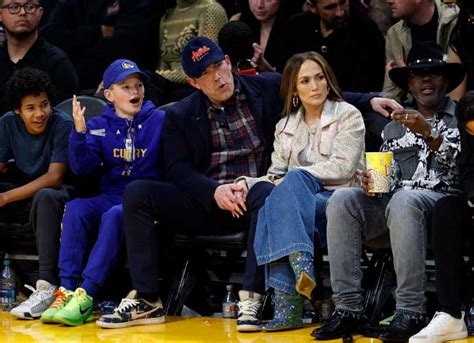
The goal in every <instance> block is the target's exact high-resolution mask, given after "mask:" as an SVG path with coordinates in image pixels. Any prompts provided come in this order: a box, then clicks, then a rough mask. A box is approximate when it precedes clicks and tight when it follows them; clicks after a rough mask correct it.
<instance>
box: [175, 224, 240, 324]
mask: <svg viewBox="0 0 474 343" xmlns="http://www.w3.org/2000/svg"><path fill="white" fill-rule="evenodd" d="M174 246H175V249H176V251H177V252H178V255H181V256H185V259H184V262H182V261H178V263H179V264H182V268H181V269H180V271H179V272H178V273H177V276H176V278H175V279H174V282H173V283H172V284H171V285H170V291H169V293H168V299H167V303H166V313H167V315H178V314H179V313H180V312H181V308H182V306H183V304H184V303H185V301H186V299H187V297H188V295H189V293H190V292H191V290H192V289H193V287H194V286H195V284H196V282H197V281H198V276H199V274H198V273H197V271H198V270H199V268H200V267H203V266H204V267H205V268H206V269H213V268H217V269H221V268H222V267H223V266H224V268H225V270H226V271H227V272H228V273H229V274H228V275H230V272H231V271H232V270H234V269H235V266H236V265H237V264H239V263H241V264H243V263H244V262H245V259H244V258H243V252H244V251H245V249H246V246H247V234H246V232H235V233H231V234H226V235H197V236H187V235H183V234H178V235H176V236H175V237H174ZM181 252H182V253H181Z"/></svg>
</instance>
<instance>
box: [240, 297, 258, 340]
mask: <svg viewBox="0 0 474 343" xmlns="http://www.w3.org/2000/svg"><path fill="white" fill-rule="evenodd" d="M261 297H262V296H261V295H260V294H258V293H254V292H249V291H244V290H242V291H239V298H240V301H239V302H238V303H237V306H238V307H239V312H238V316H237V331H240V332H251V331H260V325H261V322H260V319H259V311H260V307H261V303H260V299H261Z"/></svg>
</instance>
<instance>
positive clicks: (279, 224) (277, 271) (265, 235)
mask: <svg viewBox="0 0 474 343" xmlns="http://www.w3.org/2000/svg"><path fill="white" fill-rule="evenodd" d="M331 194H332V191H327V190H324V188H323V186H322V184H321V183H320V182H319V181H318V180H317V179H316V178H315V177H314V176H313V175H311V174H310V173H308V172H306V171H304V170H302V169H292V170H291V171H289V172H288V173H287V174H286V175H285V179H284V180H283V182H282V183H281V184H280V185H278V186H277V187H275V188H274V189H273V190H272V192H271V193H270V195H269V196H268V197H267V199H266V201H265V205H264V206H263V207H262V208H261V209H260V211H259V213H258V221H257V229H256V235H255V240H254V248H255V253H256V256H257V263H258V264H259V265H266V269H265V271H266V286H267V287H273V288H274V289H276V290H279V291H283V292H285V293H289V294H293V295H294V294H296V289H295V285H296V280H295V274H294V272H293V270H292V269H291V266H290V264H289V261H288V255H290V254H291V253H294V252H298V251H300V252H302V251H305V252H309V253H310V254H311V255H313V253H314V242H315V239H317V241H318V242H320V244H321V245H322V246H325V245H326V202H327V199H328V198H329V196H330V195H331ZM315 234H316V235H317V236H318V237H317V238H316V237H315Z"/></svg>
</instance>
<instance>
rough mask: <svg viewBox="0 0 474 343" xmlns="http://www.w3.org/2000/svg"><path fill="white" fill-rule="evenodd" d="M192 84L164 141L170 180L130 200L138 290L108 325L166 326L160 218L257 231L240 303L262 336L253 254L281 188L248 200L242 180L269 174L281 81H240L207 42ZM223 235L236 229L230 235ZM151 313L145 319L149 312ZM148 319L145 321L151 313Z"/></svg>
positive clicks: (133, 193) (145, 187) (195, 51)
mask: <svg viewBox="0 0 474 343" xmlns="http://www.w3.org/2000/svg"><path fill="white" fill-rule="evenodd" d="M182 64H183V69H184V71H185V72H186V74H187V75H188V76H189V80H188V81H189V83H190V84H191V85H192V86H193V87H195V88H196V89H198V91H197V92H194V93H193V94H192V95H190V96H188V97H187V98H185V99H183V100H181V101H180V102H178V103H176V104H175V105H173V106H171V107H170V108H168V109H167V111H166V112H167V113H166V123H165V131H164V138H163V149H164V162H165V173H166V175H165V177H166V180H167V182H157V181H146V180H140V181H137V182H133V183H132V184H130V185H129V186H128V187H127V189H126V191H125V195H124V227H125V236H126V242H127V253H128V264H129V268H130V275H131V277H132V282H133V286H134V288H135V289H136V290H137V291H136V292H133V291H132V292H131V293H130V294H129V296H128V299H127V298H126V299H124V300H123V302H124V304H132V305H131V306H122V307H120V306H119V308H118V309H121V311H119V310H118V311H116V312H115V313H114V314H113V315H109V316H102V317H101V318H100V319H99V321H98V322H97V324H98V325H99V326H103V327H124V326H130V325H137V324H148V323H150V324H151V323H158V322H163V320H164V313H163V307H162V304H161V301H160V300H159V292H160V290H159V286H158V278H159V276H160V264H161V263H160V261H159V257H158V254H159V249H160V246H159V244H157V242H160V241H159V229H157V227H159V228H162V227H163V226H162V225H158V226H157V225H155V221H157V222H158V223H160V224H166V226H167V227H171V228H172V229H173V230H175V231H178V230H180V231H181V232H185V233H188V234H202V233H220V234H225V233H229V232H232V231H238V230H248V231H249V233H248V247H247V262H246V272H245V277H244V283H243V290H244V291H243V292H242V291H241V293H240V296H241V302H240V304H239V314H240V317H239V321H238V328H239V330H245V331H248V330H252V331H255V330H258V329H259V324H260V323H259V321H258V319H257V311H258V309H259V307H260V301H259V300H260V297H261V294H262V293H263V292H264V280H263V278H264V272H263V269H262V267H258V266H257V263H256V260H255V253H254V251H253V239H254V231H255V226H256V221H257V213H258V209H259V208H260V206H261V205H263V202H264V200H265V198H266V196H267V195H268V193H269V192H270V191H271V187H270V185H269V184H267V183H265V182H263V183H261V184H260V185H258V187H253V188H252V189H251V191H250V192H249V193H248V194H247V195H245V194H244V193H243V192H244V189H243V187H242V186H240V185H237V184H235V183H234V182H233V181H234V179H235V178H237V177H238V176H241V175H250V176H253V177H257V176H261V175H264V174H265V173H266V170H267V169H268V167H269V162H270V154H271V152H272V146H273V145H272V142H273V134H274V129H275V124H276V122H277V121H278V119H279V116H280V113H281V110H282V103H281V100H280V98H279V88H280V81H281V75H280V74H277V73H265V74H262V75H252V76H237V75H234V74H232V71H231V62H230V59H229V57H228V56H226V55H224V53H223V52H222V50H221V49H220V48H219V47H218V46H217V45H216V44H215V43H214V42H212V41H211V40H209V39H207V38H202V37H197V38H193V39H192V40H191V41H189V42H188V44H187V45H186V47H185V48H184V50H183V53H182ZM223 230H227V232H226V231H223ZM140 313H142V314H140ZM143 313H144V315H143Z"/></svg>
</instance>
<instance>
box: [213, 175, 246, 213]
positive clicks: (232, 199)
mask: <svg viewBox="0 0 474 343" xmlns="http://www.w3.org/2000/svg"><path fill="white" fill-rule="evenodd" d="M247 193H248V190H247V186H246V185H243V184H242V183H241V182H239V183H228V184H225V185H220V186H218V187H217V188H216V190H215V192H214V200H215V201H216V203H217V206H219V208H220V209H222V210H225V211H230V212H231V213H232V215H233V216H234V217H240V216H243V215H244V212H245V211H247V207H246V206H245V199H246V198H247Z"/></svg>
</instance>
